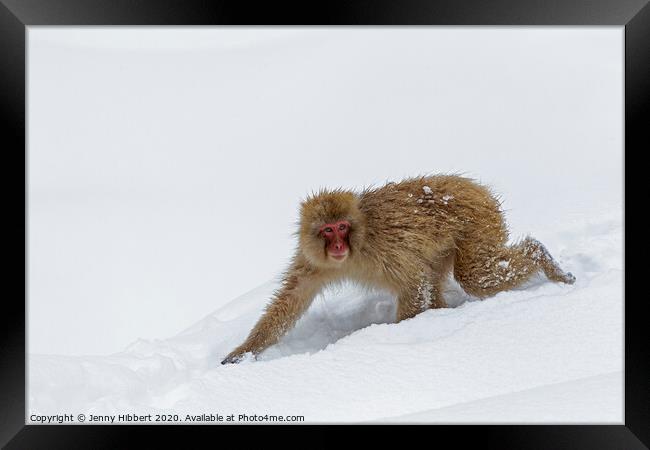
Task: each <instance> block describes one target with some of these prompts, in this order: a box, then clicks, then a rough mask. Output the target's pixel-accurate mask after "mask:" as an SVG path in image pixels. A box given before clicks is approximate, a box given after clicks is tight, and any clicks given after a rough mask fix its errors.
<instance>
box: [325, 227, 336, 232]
mask: <svg viewBox="0 0 650 450" xmlns="http://www.w3.org/2000/svg"><path fill="white" fill-rule="evenodd" d="M323 231H324V232H325V233H331V232H332V231H334V230H332V228H331V227H327V228H325V229H324V230H323Z"/></svg>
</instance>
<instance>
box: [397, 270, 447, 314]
mask: <svg viewBox="0 0 650 450" xmlns="http://www.w3.org/2000/svg"><path fill="white" fill-rule="evenodd" d="M442 279H443V277H442V276H440V274H436V273H434V272H432V271H431V270H427V271H425V272H423V274H422V276H421V277H420V278H419V279H418V280H413V281H412V282H411V283H410V286H409V287H408V288H407V289H405V290H404V291H403V292H402V293H401V294H400V295H399V296H398V297H397V321H398V322H401V321H402V320H404V319H410V318H411V317H414V316H415V315H417V314H419V313H421V312H423V311H426V310H427V309H429V308H446V307H447V303H446V302H445V299H444V298H443V296H442Z"/></svg>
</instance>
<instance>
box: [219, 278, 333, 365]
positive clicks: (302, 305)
mask: <svg viewBox="0 0 650 450" xmlns="http://www.w3.org/2000/svg"><path fill="white" fill-rule="evenodd" d="M321 286H322V284H321V283H320V282H319V281H318V280H316V279H314V277H313V276H311V275H310V274H309V273H308V271H307V269H305V268H304V267H294V268H293V269H290V270H289V271H288V272H287V275H286V276H285V279H284V282H283V286H282V288H281V289H280V290H279V291H278V292H276V293H275V295H274V298H273V300H272V301H271V303H269V304H268V305H267V307H266V310H265V312H264V314H263V315H262V317H261V318H260V319H259V320H258V322H257V324H256V325H255V327H253V330H252V331H251V332H250V334H249V335H248V338H247V339H246V341H244V343H243V344H241V345H240V346H239V347H237V348H236V349H235V350H233V351H232V352H230V354H228V356H226V357H225V358H224V360H223V361H221V364H229V363H237V362H239V361H241V359H242V357H243V356H244V354H245V353H248V352H251V353H253V354H254V355H257V354H258V353H260V352H261V351H262V350H264V349H266V348H267V347H269V346H271V345H273V344H275V343H277V342H278V341H279V340H280V338H281V337H282V336H283V335H284V334H285V333H286V332H287V331H288V330H289V329H290V328H291V327H292V326H293V325H294V324H295V323H296V321H297V320H298V319H299V318H300V316H301V315H302V314H303V313H304V312H305V311H306V310H307V308H308V307H309V305H310V304H311V302H312V300H313V299H314V297H315V296H316V294H317V293H318V291H319V290H320V288H321Z"/></svg>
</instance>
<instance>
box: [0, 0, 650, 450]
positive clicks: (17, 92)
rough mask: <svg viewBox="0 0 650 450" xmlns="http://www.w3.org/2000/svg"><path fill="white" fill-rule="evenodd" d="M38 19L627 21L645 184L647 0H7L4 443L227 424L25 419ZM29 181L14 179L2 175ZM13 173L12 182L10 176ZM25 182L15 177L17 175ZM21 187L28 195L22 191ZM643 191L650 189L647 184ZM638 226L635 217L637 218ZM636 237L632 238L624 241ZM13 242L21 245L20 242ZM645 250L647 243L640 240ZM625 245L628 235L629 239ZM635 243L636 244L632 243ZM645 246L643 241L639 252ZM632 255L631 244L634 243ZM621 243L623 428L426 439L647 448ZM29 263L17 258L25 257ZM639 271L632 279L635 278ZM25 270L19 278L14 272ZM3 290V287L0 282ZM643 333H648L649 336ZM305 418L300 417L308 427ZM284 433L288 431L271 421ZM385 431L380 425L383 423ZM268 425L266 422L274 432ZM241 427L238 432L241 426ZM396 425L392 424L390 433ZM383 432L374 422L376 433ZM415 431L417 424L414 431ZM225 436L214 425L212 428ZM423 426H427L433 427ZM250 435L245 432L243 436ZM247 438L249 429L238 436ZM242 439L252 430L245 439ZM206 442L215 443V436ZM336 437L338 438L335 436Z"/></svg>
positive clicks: (496, 430)
mask: <svg viewBox="0 0 650 450" xmlns="http://www.w3.org/2000/svg"><path fill="white" fill-rule="evenodd" d="M31 25H469V26H481V25H520V26H524V25H574V26H594V25H597V26H601V25H615V26H621V27H623V26H624V27H625V149H624V158H625V177H624V179H625V184H626V186H625V195H626V200H627V201H626V202H624V203H625V205H639V204H642V203H640V202H642V200H639V201H634V200H632V199H631V198H629V199H628V198H627V195H633V194H634V192H639V189H636V188H634V187H632V184H633V183H635V182H639V181H638V180H641V182H642V181H643V174H642V173H641V174H635V173H634V170H642V169H641V168H640V165H638V164H637V165H634V164H628V162H629V161H632V160H633V159H634V156H635V155H639V154H642V152H643V150H645V149H647V148H649V146H648V144H647V140H648V139H647V132H646V129H647V128H648V123H649V122H648V119H647V118H648V112H649V109H650V96H649V94H650V6H648V0H564V1H561V2H560V1H552V2H550V1H548V2H540V1H537V0H491V1H481V0H471V1H467V0H466V1H460V0H401V1H390V0H345V1H342V0H331V1H328V2H322V1H317V2H306V1H302V2H293V1H274V2H260V4H255V5H252V4H250V3H248V2H245V1H241V0H239V1H236V0H232V1H224V0H215V1H211V2H208V1H202V0H185V1H183V0H0V105H1V108H0V111H1V113H0V114H1V120H0V127H1V130H2V134H1V136H2V143H3V144H2V149H3V150H4V151H3V153H2V154H3V157H4V158H6V157H10V158H11V159H10V161H8V162H7V163H5V165H4V173H5V175H4V176H3V177H2V180H3V184H7V186H5V189H4V191H3V192H4V193H5V194H6V195H4V196H3V197H4V202H5V205H7V206H8V208H5V210H6V211H10V213H9V214H7V215H6V216H5V217H6V219H5V224H6V225H9V230H8V232H6V234H5V240H6V241H8V242H10V243H14V242H19V240H20V239H19V237H20V236H22V237H23V246H22V249H20V248H16V250H15V254H16V256H15V258H16V260H15V263H14V264H12V265H11V266H10V268H8V269H6V271H5V280H7V281H10V282H11V283H13V284H16V285H19V286H18V289H17V290H16V291H17V292H23V295H22V298H21V296H20V295H19V294H12V295H11V296H10V295H7V294H6V296H5V302H3V306H2V314H1V315H0V316H1V317H2V318H3V320H2V327H0V328H1V330H2V331H0V333H2V346H1V347H0V377H1V378H0V380H1V394H0V444H2V445H3V446H5V445H6V448H8V449H39V448H48V449H51V448H131V447H132V446H133V444H132V443H133V438H134V437H142V436H144V435H146V437H147V442H148V445H147V446H148V447H152V446H153V445H155V444H154V442H155V440H164V443H167V444H170V443H172V442H173V440H175V439H178V440H179V442H184V443H186V444H187V443H188V442H190V441H187V436H185V434H186V433H188V432H189V433H191V436H192V441H193V442H197V441H195V439H197V438H207V439H209V438H210V437H213V438H214V437H216V438H217V439H219V440H217V441H214V442H211V444H212V445H215V444H220V443H223V441H222V440H221V439H223V432H224V430H225V429H222V428H219V427H210V426H196V427H188V426H184V425H173V426H168V427H163V426H153V425H140V426H128V425H113V426H88V425H85V426H56V425H54V426H43V425H25V408H26V396H25V392H26V391H25V373H26V371H25V365H26V359H25V357H26V355H25V343H26V339H25V336H26V335H25V331H26V328H25V325H26V324H25V312H26V298H27V297H26V294H27V292H26V286H27V283H26V275H25V274H26V271H25V268H26V265H25V263H26V254H25V249H26V247H25V245H24V244H25V242H26V241H25V239H26V211H27V204H26V187H27V174H26V172H25V167H26V166H25V157H26V141H25V138H26V130H25V126H26V120H25V117H26V116H25V75H26V68H25V62H26V58H25V53H26V47H25V43H26V39H25V37H26V31H27V28H26V27H28V26H31ZM14 173H15V174H17V176H18V177H21V176H22V178H23V183H22V185H20V184H19V187H16V184H14V181H13V180H11V177H8V176H7V174H14ZM10 180H11V181H10ZM16 183H20V182H16ZM21 190H22V195H21ZM646 190H647V188H646ZM628 210H632V211H634V209H631V208H629V207H627V208H625V209H624V223H625V229H626V231H625V235H626V236H629V235H634V234H633V232H632V230H633V227H634V226H635V222H634V221H633V220H630V219H629V217H628V215H627V212H628ZM637 226H638V224H637ZM628 241H629V239H625V242H626V243H627V242H628ZM17 247H18V245H17ZM641 247H643V246H641ZM626 250H627V244H626ZM635 250H636V249H635ZM641 251H643V250H641ZM632 252H635V251H634V250H632ZM629 254H630V253H629V252H628V251H626V252H625V274H624V280H625V298H626V302H625V424H624V425H608V426H598V425H588V424H585V425H525V426H521V425H519V426H518V425H502V426H499V425H495V426H463V428H462V429H459V428H457V427H459V426H436V428H435V429H431V430H426V431H431V432H432V434H431V437H432V438H433V439H435V441H434V440H432V441H431V445H436V444H435V443H436V442H438V443H440V442H445V440H446V439H445V438H448V439H451V441H448V442H453V443H454V445H455V446H458V445H460V446H464V445H466V444H474V445H480V446H481V447H486V446H487V447H491V446H494V447H497V448H518V449H538V448H539V449H542V448H549V449H550V448H552V449H559V448H571V449H581V448H585V449H597V448H607V449H610V448H611V449H637V448H647V446H650V370H649V366H650V352H649V351H648V344H647V343H648V342H650V338H649V337H648V334H649V333H648V327H647V326H646V322H647V319H646V316H645V315H644V314H643V306H644V305H643V303H645V298H643V296H635V297H634V298H631V297H630V296H629V295H628V293H629V292H631V291H630V286H631V284H630V282H631V281H632V280H634V279H636V276H638V275H637V274H636V272H638V270H639V269H635V268H633V267H631V265H629V264H627V262H628V256H629ZM21 262H22V264H21ZM635 275H636V276H635ZM21 276H22V278H23V280H24V281H23V282H22V283H21V282H20V281H19V280H20V278H21ZM5 292H7V290H5ZM643 336H645V338H644V337H643ZM302 426H303V427H305V425H302ZM306 427H308V428H310V433H311V436H310V438H309V439H310V440H312V441H313V440H316V439H318V441H319V442H322V443H325V442H327V441H332V440H333V439H336V438H335V437H334V436H333V435H332V434H331V433H329V430H328V429H326V428H327V427H325V426H306ZM273 428H274V429H277V430H278V431H279V432H280V433H288V432H290V433H293V432H294V430H293V429H289V428H288V427H287V426H284V427H273ZM380 428H382V429H385V428H384V427H380ZM268 430H269V429H265V430H264V434H267V433H268V432H269V431H268ZM240 431H241V430H239V431H237V432H240ZM390 431H393V430H389V432H390ZM376 432H377V431H376V430H372V432H371V434H372V435H375V433H376ZM409 432H410V431H409ZM215 433H218V434H215ZM427 434H428V433H427ZM247 435H248V433H247ZM242 437H243V436H242ZM245 439H246V440H247V439H248V437H246V438H245ZM208 442H210V441H208ZM333 442H336V441H333Z"/></svg>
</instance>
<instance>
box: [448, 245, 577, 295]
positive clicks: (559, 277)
mask: <svg viewBox="0 0 650 450" xmlns="http://www.w3.org/2000/svg"><path fill="white" fill-rule="evenodd" d="M540 270H541V271H543V272H544V274H545V275H546V276H547V277H548V278H549V279H550V280H552V281H561V282H563V283H567V284H573V282H574V281H575V277H574V276H573V275H572V274H571V273H565V272H564V271H562V269H561V268H560V267H559V266H558V264H557V263H556V262H555V260H554V259H553V258H552V257H551V254H550V253H549V252H548V250H546V248H545V247H544V245H542V243H541V242H539V241H537V240H536V239H533V238H531V237H527V238H526V239H524V240H523V241H522V242H520V243H519V244H516V245H514V246H512V247H504V246H500V245H490V244H489V243H486V242H469V243H468V242H464V243H462V245H461V246H460V247H459V249H458V252H457V258H456V263H455V267H454V277H455V278H456V280H457V281H458V283H459V284H460V285H461V286H462V288H463V289H464V290H465V292H467V293H468V294H471V295H474V296H476V297H480V298H484V297H489V296H492V295H494V294H496V293H497V292H501V291H506V290H509V289H513V288H515V287H517V286H519V285H521V284H523V283H524V282H526V281H527V280H529V279H530V277H532V276H533V275H534V274H536V273H537V272H539V271H540Z"/></svg>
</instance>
